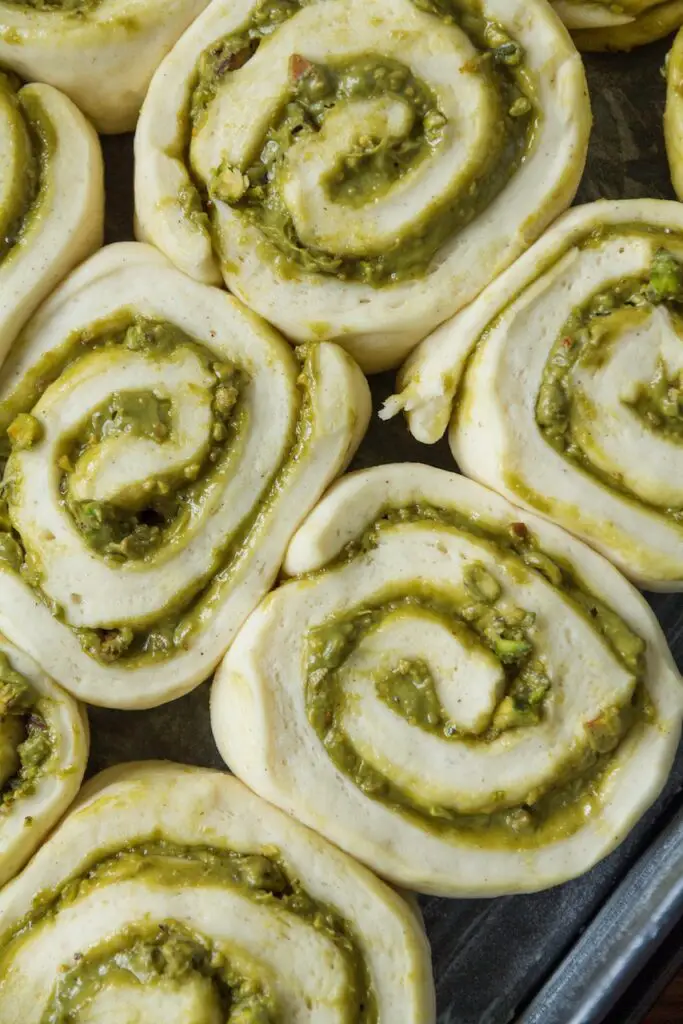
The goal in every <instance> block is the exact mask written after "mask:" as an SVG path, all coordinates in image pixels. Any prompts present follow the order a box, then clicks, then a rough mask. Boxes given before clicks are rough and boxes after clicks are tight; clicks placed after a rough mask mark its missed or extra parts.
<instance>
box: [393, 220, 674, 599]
mask: <svg viewBox="0 0 683 1024" xmlns="http://www.w3.org/2000/svg"><path fill="white" fill-rule="evenodd" d="M682 314H683V206H681V205H680V204H678V203H669V202H663V201H659V200H631V201H624V202H598V203H594V204H591V205H588V206H584V207H578V208H577V209H576V210H573V211H571V213H569V214H567V215H566V217H564V218H563V219H561V220H560V221H558V222H557V224H556V225H554V226H553V228H552V229H551V230H550V231H549V232H548V233H547V234H546V235H545V236H544V238H543V239H542V240H541V241H540V242H538V243H537V244H536V245H535V246H534V247H533V248H532V249H531V250H530V251H529V252H528V253H527V254H526V255H525V256H523V257H522V258H521V259H520V260H519V261H518V262H517V263H516V264H515V265H514V266H513V267H511V268H510V269H509V270H508V271H507V273H506V274H504V275H503V276H502V277H500V278H499V279H498V280H497V281H496V282H494V284H492V285H491V286H490V287H489V288H488V289H487V290H486V291H485V292H484V293H483V294H482V295H481V296H480V297H479V298H478V299H477V301H476V302H474V303H473V304H472V305H471V306H470V308H469V309H467V310H464V311H463V312H462V313H461V314H460V315H459V316H457V317H455V318H454V319H453V320H452V321H450V322H449V323H448V324H444V325H443V326H442V327H441V328H439V330H438V331H435V332H434V334H433V335H432V336H431V337H430V338H428V339H427V340H426V341H425V343H424V344H423V346H422V347H421V349H420V350H419V351H418V352H417V353H415V355H414V358H412V360H409V361H408V363H407V364H406V366H405V368H404V369H403V371H402V372H401V374H400V376H399V389H400V393H399V394H398V395H397V396H394V397H393V398H391V399H390V400H389V402H388V404H387V406H386V407H385V410H384V412H383V415H384V416H387V415H391V414H393V413H394V412H396V411H397V410H398V409H399V408H401V407H403V408H404V409H405V410H406V412H407V416H408V422H409V425H410V429H411V431H412V433H413V434H414V435H415V437H417V438H418V439H419V440H422V441H426V442H427V443H430V442H432V441H435V440H436V439H437V438H438V437H440V436H441V434H442V433H443V432H444V430H445V429H446V427H447V425H448V422H449V418H450V417H451V411H452V410H453V418H452V422H451V428H450V443H451V448H452V451H453V455H454V457H455V459H456V461H457V462H458V465H459V466H460V468H461V470H462V471H463V472H464V473H465V474H466V475H467V476H471V477H473V478H474V479H475V480H479V481H480V482H481V483H484V484H488V485H489V486H490V487H493V488H494V489H495V490H497V491H500V493H501V494H504V495H505V496H506V497H508V498H509V499H510V500H511V501H513V502H515V503H516V504H520V505H524V506H525V507H527V508H532V509H535V510H536V511H538V512H539V513H541V515H543V516H547V517H548V518H549V519H552V520H554V521H555V522H558V523H559V524H560V525H561V526H564V527H565V528H566V529H567V530H571V531H572V532H573V533H576V534H578V536H580V537H582V538H583V539H584V540H586V541H587V542H588V543H589V544H592V545H593V546H594V547H596V548H597V549H598V550H599V551H601V552H602V553H603V554H604V555H606V556H607V557H608V558H609V559H611V560H612V561H613V562H615V563H616V564H617V565H618V566H619V567H620V568H621V569H622V571H623V572H624V573H625V574H626V575H627V576H629V577H631V578H632V579H633V580H635V581H636V582H637V583H639V584H641V585H642V586H644V587H647V588H650V589H653V590H680V589H681V588H683V318H682Z"/></svg>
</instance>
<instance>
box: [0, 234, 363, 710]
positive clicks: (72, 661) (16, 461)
mask: <svg viewBox="0 0 683 1024" xmlns="http://www.w3.org/2000/svg"><path fill="white" fill-rule="evenodd" d="M369 415H370V400H369V394H368V387H367V383H366V381H365V378H364V377H363V375H362V374H361V372H360V370H359V369H358V367H357V366H356V364H355V363H354V362H353V361H352V360H351V358H350V357H349V356H348V355H347V354H346V353H345V352H344V351H343V350H342V349H340V348H338V347H337V346H335V345H331V344H327V345H322V346H317V347H310V346H309V347H306V346H303V347H301V348H300V349H298V350H296V351H293V350H292V349H291V348H290V346H289V345H288V344H286V342H284V341H283V340H282V338H280V337H279V336H278V335H277V334H276V333H275V332H274V331H273V330H272V329H271V328H269V327H268V326H267V325H266V324H264V323H263V322H262V321H261V320H259V319H258V317H256V316H254V315H253V314H252V313H250V312H249V311H248V310H246V309H245V308H244V307H243V306H242V305H241V304H240V303H239V302H238V301H237V300H236V299H233V298H232V297H231V296H229V295H227V293H226V292H223V291H219V290H218V289H214V288H209V287H207V286H206V285H201V284H198V283H197V282H196V281H192V280H191V279H190V278H187V277H185V276H184V275H183V274H181V273H180V272H179V271H178V270H176V269H175V268H173V267H172V266H171V265H170V264H169V263H168V261H167V260H166V258H165V257H164V256H162V255H161V254H160V253H158V252H156V250H154V249H151V248H150V247H148V246H144V245H139V244H137V243H123V244H120V245H113V246H110V247H108V248H106V249H102V250H101V251H100V252H99V253H98V254H96V255H95V256H94V257H92V258H91V259H90V260H89V261H88V262H86V263H85V264H83V265H82V266H81V267H80V268H79V269H78V270H77V271H75V272H74V273H73V274H72V275H71V277H70V278H68V279H67V280H66V282H65V283H64V284H63V285H62V286H61V287H60V288H59V289H58V290H57V291H56V292H54V294H53V295H52V297H51V298H50V299H49V300H48V301H47V302H46V303H45V304H44V305H43V306H42V308H41V309H40V310H39V312H38V313H37V314H36V316H35V317H34V318H33V319H32V320H31V321H30V322H29V324H28V325H27V327H26V328H25V330H24V332H23V333H22V335H21V336H20V338H19V340H18V342H17V344H16V345H15V347H14V349H13V350H12V353H11V354H10V357H9V358H8V359H7V360H6V362H5V364H4V366H3V367H2V370H1V371H0V438H1V439H2V450H3V451H4V458H5V460H6V468H5V472H4V478H3V489H2V503H1V504H0V528H1V529H0V628H2V629H3V630H4V631H5V632H6V633H7V634H8V636H10V637H11V638H12V639H13V640H14V641H15V642H16V643H17V644H18V645H19V646H21V647H22V648H23V649H25V650H26V651H28V652H29V653H30V654H32V655H33V657H35V659H36V660H37V661H38V662H39V663H40V664H41V665H42V666H43V667H44V668H47V669H49V671H50V673H51V674H52V675H53V676H54V677H55V678H56V679H57V680H58V682H60V683H61V684H62V685H63V686H64V687H65V688H66V689H68V690H70V691H71V692H72V693H74V694H76V695H77V696H79V697H82V698H83V699H85V700H87V701H89V702H91V703H93V704H100V705H104V706H108V707H123V708H139V707H150V706H154V705H157V704H160V703H163V702H164V701H168V700H171V699H172V698H173V697H176V696H179V695H180V694H182V693H184V692H186V691H187V690H190V689H191V688H192V687H193V686H195V685H197V684H198V683H200V682H201V681H202V680H203V679H205V678H206V677H207V676H208V675H210V673H211V671H212V669H213V668H214V666H215V665H216V663H217V662H218V661H219V659H220V658H221V657H222V655H223V654H224V653H225V650H226V649H227V647H228V645H229V644H230V641H231V639H232V636H233V635H234V633H235V631H236V630H237V629H238V627H239V625H240V624H241V622H242V621H243V620H244V618H246V616H247V615H248V613H249V612H250V611H251V610H252V608H253V607H254V606H255V605H256V603H257V602H258V601H259V600H260V598H261V597H262V596H263V595H264V594H265V593H266V591H267V590H268V588H269V587H270V585H271V583H272V582H273V580H274V579H275V576H276V574H277V572H278V570H279V568H280V564H281V561H282V557H283V555H284V551H285V549H286V546H287V543H288V541H289V539H290V537H291V535H292V533H293V532H294V530H295V529H296V527H297V525H298V524H299V522H300V521H301V519H302V518H303V517H304V516H305V515H306V513H307V511H308V510H309V509H310V508H311V507H312V506H313V505H314V504H315V502H316V500H317V498H318V496H319V495H320V494H321V493H322V491H323V490H324V488H325V487H326V486H327V484H328V483H329V482H330V481H331V480H332V479H333V478H334V477H335V475H336V474H337V473H339V472H341V470H342V469H343V468H344V467H345V466H346V463H347V462H348V460H349V459H350V458H351V456H352V454H353V452H354V451H355V448H356V446H357V445H358V443H359V442H360V439H361V437H362V435H363V433H364V430H365V427H366V425H367V421H368V417H369Z"/></svg>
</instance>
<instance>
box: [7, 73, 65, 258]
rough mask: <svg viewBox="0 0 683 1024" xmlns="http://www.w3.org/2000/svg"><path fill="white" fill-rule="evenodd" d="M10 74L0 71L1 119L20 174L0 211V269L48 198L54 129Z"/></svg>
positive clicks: (31, 97)
mask: <svg viewBox="0 0 683 1024" xmlns="http://www.w3.org/2000/svg"><path fill="white" fill-rule="evenodd" d="M20 88H21V83H20V82H19V80H18V79H17V78H16V77H15V76H14V75H12V74H9V73H6V72H3V71H2V70H0V117H1V118H7V119H8V120H9V123H10V125H11V126H12V127H11V134H12V135H13V136H14V138H15V140H16V144H17V147H18V154H19V159H20V162H21V166H22V169H23V173H22V174H21V175H20V176H19V178H18V180H16V181H13V182H12V183H11V191H10V195H9V202H8V204H7V205H6V206H5V208H4V209H0V265H2V264H3V263H4V262H6V261H7V260H9V259H11V257H12V253H13V251H14V250H15V247H16V246H17V244H18V243H19V242H21V241H22V240H23V239H24V238H25V237H26V235H27V234H28V232H29V230H30V228H31V227H32V226H33V224H34V223H35V221H36V220H37V218H38V217H39V216H40V209H41V206H42V205H43V204H44V202H45V200H46V198H47V191H48V187H49V184H48V182H49V179H48V161H49V159H50V155H51V152H52V150H53V149H54V129H53V127H52V124H51V123H50V121H49V119H48V117H47V115H46V114H45V112H44V111H43V109H42V107H41V105H40V103H39V102H38V100H37V99H36V98H35V96H32V95H31V94H30V93H29V94H27V93H26V92H23V91H21V92H20Z"/></svg>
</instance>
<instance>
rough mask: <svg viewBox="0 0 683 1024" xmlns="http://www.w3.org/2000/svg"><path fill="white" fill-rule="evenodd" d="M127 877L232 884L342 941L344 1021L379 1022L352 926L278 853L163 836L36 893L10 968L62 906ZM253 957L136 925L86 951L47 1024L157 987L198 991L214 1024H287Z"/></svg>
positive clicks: (69, 969)
mask: <svg viewBox="0 0 683 1024" xmlns="http://www.w3.org/2000/svg"><path fill="white" fill-rule="evenodd" d="M98 857H99V859H97V858H98ZM128 880H135V881H139V882H142V883H144V884H148V885H151V886H154V887H155V888H156V887H161V888H164V887H168V888H177V887H179V886H183V887H200V886H207V887H211V886H220V887H228V888H230V889H234V890H236V891H237V892H238V893H239V894H240V895H241V896H243V897H246V898H248V899H249V900H253V901H254V902H256V903H258V904H260V905H261V906H263V907H265V908H266V909H267V910H270V911H271V912H272V913H273V914H274V915H278V916H280V915H281V916H282V918H283V919H284V920H285V922H286V920H287V918H297V919H298V920H299V921H302V922H304V923H305V924H306V925H308V926H309V927H310V928H313V929H315V930H316V931H318V932H320V933H321V934H322V935H323V936H324V937H325V938H326V939H327V940H329V941H330V942H331V943H333V944H334V946H335V948H336V950H337V953H338V954H339V956H340V957H341V960H342V962H343V964H344V969H345V975H346V979H347V986H346V989H345V993H344V1006H343V1007H341V1008H340V1009H342V1010H343V1015H344V1019H348V1020H353V1021H358V1024H377V1021H378V1011H377V1003H376V998H375V994H374V990H373V986H372V981H371V978H370V975H369V972H368V969H367V966H366V962H365V958H364V956H363V953H362V950H361V948H360V944H359V942H358V940H357V938H356V936H355V935H354V933H353V930H352V928H351V926H350V924H349V923H348V921H346V920H345V919H344V918H343V917H342V916H341V915H340V914H339V913H338V912H337V911H336V910H334V909H333V908H332V907H330V906H329V905H327V904H324V903H321V902H320V901H318V900H315V899H314V898H313V897H312V896H310V895H309V893H308V892H307V891H306V889H305V888H304V886H303V885H302V884H301V882H300V881H299V880H298V879H297V878H296V877H294V876H293V874H292V873H291V871H290V870H289V869H288V867H287V866H286V864H285V862H284V860H283V859H282V857H281V856H280V855H279V852H278V851H277V850H276V849H274V848H268V849H266V850H264V851H263V852H262V853H255V854H248V853H236V852H234V851H232V850H224V849H218V848H216V847H207V846H193V847H185V846H178V845H176V844H174V843H170V842H166V841H165V840H161V839H159V840H151V841H150V842H147V843H141V844H139V845H136V846H133V847H131V848H130V849H126V850H115V851H110V852H107V853H105V854H102V853H100V854H99V855H95V857H93V861H92V863H90V864H89V865H87V867H86V869H85V870H83V871H82V872H81V873H80V874H78V875H76V876H74V877H72V878H70V879H69V880H67V882H66V883H64V884H63V885H62V886H61V887H60V888H59V889H58V890H56V891H54V892H49V893H39V894H38V895H37V896H36V898H35V900H34V903H33V908H32V910H31V912H30V913H29V914H28V915H27V917H26V918H25V919H24V920H23V921H21V922H20V923H19V924H18V925H17V927H16V928H14V929H13V931H12V932H11V933H9V934H8V935H6V936H5V937H4V940H3V944H2V947H0V959H2V960H5V962H7V960H6V958H7V957H10V958H11V957H12V956H13V954H14V952H15V950H16V948H17V944H21V942H22V941H23V940H24V939H26V938H27V937H29V936H30V935H31V934H32V933H34V932H35V930H36V929H38V928H40V927H41V924H42V923H43V922H45V921H49V920H50V919H51V918H54V917H57V916H58V915H59V914H60V912H61V911H62V910H63V909H65V908H67V907H69V906H72V905H76V904H77V903H78V902H79V901H80V900H81V899H84V898H86V897H87V896H88V895H89V894H90V893H91V892H93V891H94V890H97V889H98V888H102V887H106V886H110V885H116V884H118V883H122V882H126V881H128ZM245 960H246V958H245V956H244V955H243V954H242V955H241V956H240V963H239V966H238V965H237V964H236V963H235V962H234V957H233V958H231V951H230V949H229V948H228V947H227V946H226V945H225V944H221V943H218V942H215V941H213V940H212V939H210V938H208V937H207V936H204V935H200V934H197V933H195V932H192V931H190V930H189V929H188V928H186V927H184V926H183V925H181V924H180V923H179V922H177V921H173V920H165V921H158V922H157V921H150V922H148V923H145V924H140V925H136V926H135V927H131V928H130V929H128V930H127V931H124V932H123V933H119V934H117V935H115V936H114V937H112V938H110V939H109V940H106V941H104V942H102V943H101V944H99V945H97V946H95V947H94V948H91V949H89V950H88V951H87V952H84V953H78V954H77V955H76V956H75V957H74V960H73V963H72V964H71V965H68V966H67V965H65V968H66V969H65V970H64V971H63V973H62V974H61V975H60V977H59V979H58V981H57V982H56V985H55V987H54V989H53V991H52V993H51V997H50V1000H49V1008H48V1009H47V1010H46V1012H45V1014H44V1016H43V1018H42V1020H41V1024H68V1022H69V1021H71V1020H75V1019H76V1018H79V1017H80V1015H81V1014H83V1013H87V1010H88V1007H89V1006H90V1005H91V1004H92V1003H93V1002H95V1001H96V1000H97V997H98V996H99V995H100V993H101V992H102V991H103V990H109V991H110V992H111V991H112V990H113V991H114V992H116V990H117V989H119V988H121V989H123V988H128V989H130V988H131V987H133V988H135V987H137V986H150V985H151V986H155V987H159V988H162V987H163V988H166V989H169V988H170V989H171V990H172V991H178V990H183V989H185V988H188V987H190V986H192V988H193V990H195V991H196V992H197V993H198V994H199V998H200V999H201V1000H203V1001H204V1002H205V1004H206V1010H207V1013H210V1015H209V1016H207V1019H210V1020H214V1019H218V1020H221V1021H225V1022H226V1024H279V1022H280V1021H282V1019H283V1016H282V1010H281V1008H280V1007H279V1006H278V1000H277V998H276V995H275V993H274V992H273V991H272V990H271V985H270V983H269V981H268V980H263V978H262V977H260V974H259V969H258V964H257V963H253V964H252V963H249V962H246V963H245ZM123 998H125V995H124V996H123Z"/></svg>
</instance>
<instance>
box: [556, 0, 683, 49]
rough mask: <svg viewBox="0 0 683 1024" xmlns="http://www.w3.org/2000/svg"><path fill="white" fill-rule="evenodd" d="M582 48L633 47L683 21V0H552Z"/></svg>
mask: <svg viewBox="0 0 683 1024" xmlns="http://www.w3.org/2000/svg"><path fill="white" fill-rule="evenodd" d="M551 3H552V6H553V7H554V9H555V10H556V11H557V13H558V14H559V16H560V17H561V18H562V20H563V21H564V23H565V25H566V26H567V28H569V29H570V30H571V32H572V35H573V37H574V42H575V43H576V45H577V46H578V48H579V49H580V50H584V51H589V52H590V51H602V50H632V49H634V47H636V46H644V45H645V43H652V42H654V41H655V40H656V39H663V38H664V36H668V35H669V33H670V32H673V31H674V29H677V28H678V27H679V26H680V24H681V22H683V0H620V2H619V3H618V4H613V3H611V0H551Z"/></svg>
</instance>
